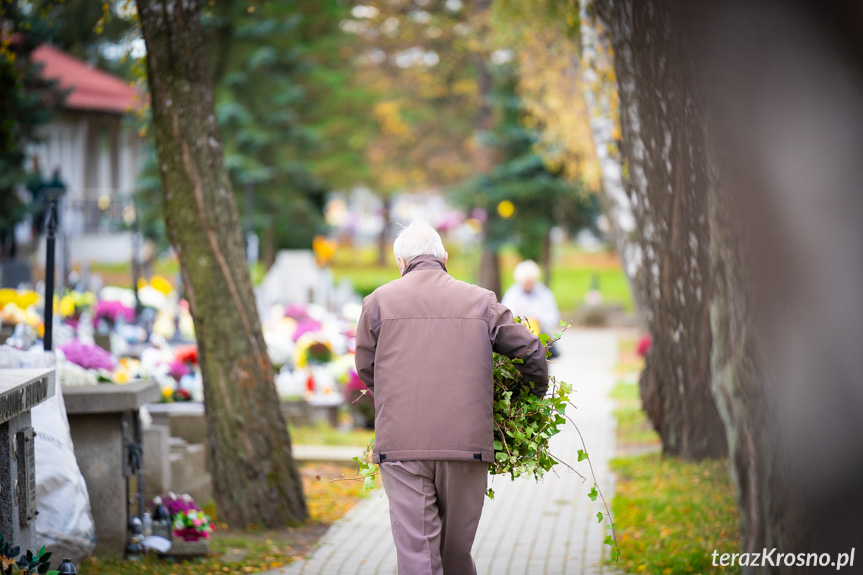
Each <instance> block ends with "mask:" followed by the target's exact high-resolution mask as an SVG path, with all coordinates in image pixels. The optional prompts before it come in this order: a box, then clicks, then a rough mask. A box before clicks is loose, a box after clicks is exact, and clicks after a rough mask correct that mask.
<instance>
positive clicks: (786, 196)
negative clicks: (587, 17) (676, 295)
mask: <svg viewBox="0 0 863 575" xmlns="http://www.w3.org/2000/svg"><path fill="white" fill-rule="evenodd" d="M601 6H602V7H603V9H604V10H606V11H605V12H604V17H605V18H608V20H607V21H608V22H609V23H610V26H611V29H612V34H618V38H617V40H616V41H615V54H616V60H615V69H616V72H617V73H618V82H619V84H620V92H621V110H622V112H621V116H622V117H621V124H622V127H623V128H624V132H623V140H624V147H627V146H628V147H629V153H628V154H624V155H625V156H626V158H627V161H631V160H633V159H634V160H637V162H634V163H631V164H629V165H628V166H627V168H628V170H629V172H630V174H631V178H632V179H634V180H636V181H637V180H639V179H642V177H643V178H644V179H645V180H646V181H647V182H649V183H650V184H656V183H657V182H656V181H654V180H652V179H651V177H650V176H651V172H650V171H649V170H646V169H645V168H644V165H645V164H650V163H663V162H665V161H666V160H667V159H670V158H667V156H666V155H665V148H658V147H657V146H656V145H655V144H656V143H657V142H659V143H662V142H664V141H666V140H665V138H664V136H665V134H664V133H663V132H662V131H658V130H657V126H656V123H655V121H654V120H655V118H657V117H658V118H662V113H663V112H665V111H666V110H673V109H674V107H673V102H674V100H675V99H679V98H681V97H685V98H687V99H688V100H690V101H691V103H687V104H686V106H684V108H683V110H682V113H681V112H680V111H679V112H678V113H679V115H680V117H681V118H683V122H682V123H683V125H684V127H685V128H686V129H685V130H683V131H681V132H680V136H682V138H683V140H682V141H683V143H684V144H685V146H686V149H687V151H688V153H687V156H688V160H689V162H691V163H693V164H697V165H698V166H700V167H699V168H698V170H697V172H696V174H695V177H691V179H689V180H688V181H690V182H692V183H693V185H696V184H697V185H698V186H699V188H700V189H702V190H703V197H704V199H705V200H706V210H705V209H704V208H703V207H702V208H700V209H699V211H697V212H691V213H688V214H687V215H686V216H685V217H686V218H695V220H694V221H695V222H697V223H698V224H699V225H700V226H702V227H705V226H706V227H708V228H709V234H707V238H706V239H707V240H708V242H709V256H710V257H709V267H710V278H711V279H710V281H711V285H712V289H711V290H710V293H709V307H710V321H711V328H712V329H711V334H712V338H711V355H712V358H711V364H712V374H713V377H712V386H713V393H714V396H715V398H716V403H717V405H718V408H719V412H720V414H721V417H722V419H723V421H724V422H725V427H726V430H727V439H728V444H729V452H730V463H731V472H732V477H733V478H734V481H735V484H736V486H737V495H738V505H739V508H740V517H741V526H742V531H743V549H742V550H743V551H745V552H750V553H759V554H760V553H761V552H762V551H763V550H765V549H766V550H767V551H768V552H769V551H770V550H771V549H773V548H775V549H776V551H777V552H779V553H782V554H783V555H785V556H786V557H787V556H788V555H789V554H791V556H790V558H791V559H794V564H793V565H788V564H787V562H786V561H787V559H786V561H776V562H775V563H774V564H772V565H771V564H764V563H762V562H759V563H760V565H759V567H758V568H753V567H747V568H746V569H745V570H744V571H745V572H746V573H754V572H759V573H760V572H767V573H815V572H822V571H823V566H812V565H811V563H809V564H808V565H803V566H801V565H799V564H798V563H797V561H798V560H799V559H798V557H799V556H797V555H794V554H804V555H805V557H804V559H805V560H806V561H808V560H809V559H810V556H809V554H817V555H818V557H819V558H820V557H821V554H823V553H831V554H833V556H832V558H831V559H833V560H836V559H838V557H837V555H836V554H837V553H849V552H851V549H852V548H854V547H855V546H856V545H857V544H858V543H859V533H860V528H859V521H860V517H861V515H863V493H861V489H860V485H861V483H863V459H861V458H860V457H859V454H860V453H863V418H861V417H860V413H861V412H863V387H861V386H860V385H859V367H858V364H859V361H858V356H859V342H860V341H863V306H860V297H859V295H860V294H859V286H860V285H861V284H863V260H861V259H860V257H859V255H860V246H861V245H863V226H861V225H860V222H861V221H863V199H861V195H860V193H859V182H860V181H861V180H863V164H861V163H860V161H859V150H860V149H863V73H861V70H863V41H861V39H860V38H861V37H860V34H859V30H858V28H857V22H859V20H860V15H861V9H860V7H859V5H856V4H853V3H844V2H840V1H826V2H823V3H812V2H804V1H791V2H785V3H748V2H742V1H730V2H729V1H726V0H722V1H720V0H713V1H708V2H703V3H691V2H685V1H684V0H670V1H653V2H644V3H640V2H629V3H626V2H624V3H623V4H617V5H616V6H610V3H606V2H603V3H601ZM732 30H733V36H732V35H730V33H729V31H732ZM730 38H733V41H732V42H730V41H729V39H730ZM632 39H635V40H636V41H632ZM638 39H640V40H641V41H638ZM801 47H805V49H801ZM682 55H686V58H681V56H682ZM681 60H682V61H681ZM618 63H619V64H620V67H618ZM768 71H769V72H768ZM663 73H664V74H665V75H672V76H674V75H679V76H680V80H678V81H674V82H670V83H666V82H663V81H662V78H663ZM693 85H694V87H693ZM687 110H693V111H695V113H694V114H692V115H688V112H687ZM639 112H641V113H639ZM634 119H637V120H638V121H633V120H634ZM699 124H701V129H698V128H699ZM800 126H805V127H806V129H805V130H801V129H800ZM627 130H628V131H627ZM639 133H641V134H643V137H642V138H640V140H641V141H640V142H639V138H637V136H638V134H639ZM707 133H709V134H710V137H709V138H708V137H707V136H706V135H705V134H707ZM675 145H676V144H675V140H674V133H672V139H671V144H670V147H669V149H674V146H675ZM672 166H673V163H672ZM624 171H625V170H624ZM699 182H706V183H704V184H703V185H701V184H699ZM659 183H661V182H659ZM634 188H635V193H633V194H632V197H633V198H634V200H635V202H634V203H643V201H644V199H648V200H649V201H650V206H649V208H647V209H648V210H652V211H658V212H659V213H661V210H662V205H661V204H657V203H656V202H654V201H653V197H652V196H649V195H648V196H642V195H638V189H637V186H635V187H634ZM661 189H662V188H660V190H661ZM668 189H669V194H671V195H673V194H674V193H675V192H674V187H673V186H672V187H671V188H668ZM637 210H638V208H637V207H636V211H637ZM684 213H685V212H684ZM705 216H706V217H705ZM643 222H644V220H642V223H643ZM647 223H650V220H647ZM640 225H641V224H640ZM669 228H670V229H673V226H669ZM639 233H641V232H639ZM696 238H697V239H698V241H699V243H701V242H702V238H703V236H702V235H696ZM666 241H670V240H669V239H667V240H666ZM697 261H700V260H697ZM660 277H661V272H660ZM657 358H658V356H656V355H651V357H650V358H649V361H652V360H656V359H657ZM647 375H648V376H650V375H655V373H654V372H649V373H648V374H647ZM647 383H648V385H658V386H661V385H663V384H662V382H661V381H648V382H647ZM646 407H647V408H648V409H654V410H656V409H660V410H661V406H660V407H658V408H657V407H656V406H650V405H648V406H646ZM774 557H775V555H774ZM828 561H829V560H828ZM828 568H830V567H828Z"/></svg>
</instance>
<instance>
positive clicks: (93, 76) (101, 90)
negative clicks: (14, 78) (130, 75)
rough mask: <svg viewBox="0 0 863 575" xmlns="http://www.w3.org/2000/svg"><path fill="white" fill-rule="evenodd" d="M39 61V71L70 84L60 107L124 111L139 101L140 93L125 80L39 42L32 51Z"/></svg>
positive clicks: (135, 106)
mask: <svg viewBox="0 0 863 575" xmlns="http://www.w3.org/2000/svg"><path fill="white" fill-rule="evenodd" d="M32 58H33V61H34V62H38V63H40V64H42V65H43V67H42V72H41V75H42V76H43V77H44V78H49V79H52V80H57V81H58V83H59V84H60V87H61V88H63V89H64V90H65V89H68V88H72V89H73V90H72V92H71V93H70V94H69V95H68V96H67V97H66V103H65V105H64V108H66V109H71V110H92V111H98V112H113V113H117V114H125V113H126V112H128V111H130V110H133V109H135V108H137V107H139V106H141V105H142V104H143V100H142V98H141V96H140V94H139V93H138V92H137V90H135V89H134V88H132V87H130V86H129V85H128V84H127V83H126V82H124V81H123V80H121V79H120V78H117V77H116V76H112V75H111V74H109V73H107V72H103V71H102V70H99V69H97V68H94V67H93V66H90V65H89V64H87V63H86V62H82V61H81V60H78V59H77V58H74V57H73V56H70V55H69V54H67V53H65V52H63V51H61V50H58V49H57V48H53V47H51V46H47V45H43V46H40V47H39V48H37V49H36V50H35V51H34V52H33V55H32Z"/></svg>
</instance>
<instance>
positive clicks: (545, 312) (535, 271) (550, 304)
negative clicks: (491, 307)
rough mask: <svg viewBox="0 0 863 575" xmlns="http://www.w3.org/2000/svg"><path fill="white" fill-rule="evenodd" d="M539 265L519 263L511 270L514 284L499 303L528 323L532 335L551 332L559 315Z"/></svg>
mask: <svg viewBox="0 0 863 575" xmlns="http://www.w3.org/2000/svg"><path fill="white" fill-rule="evenodd" d="M540 273H541V272H540V269H539V266H538V265H537V264H536V262H535V261H533V260H524V261H523V262H519V264H518V265H516V266H515V270H513V273H512V275H513V279H515V283H514V284H513V285H512V287H510V288H509V289H508V290H506V293H505V294H503V298H502V299H501V300H500V302H501V303H502V304H503V305H505V306H506V307H508V308H509V309H510V311H512V313H513V314H514V315H516V316H519V317H523V318H525V319H527V320H528V321H529V322H530V328H531V329H532V330H533V331H534V332H535V333H541V332H545V333H548V334H551V333H553V332H554V331H555V330H556V329H557V328H558V327H559V325H560V312H558V310H557V302H556V301H554V294H553V293H551V290H550V289H548V288H547V287H545V284H543V283H542V282H541V281H539V276H540Z"/></svg>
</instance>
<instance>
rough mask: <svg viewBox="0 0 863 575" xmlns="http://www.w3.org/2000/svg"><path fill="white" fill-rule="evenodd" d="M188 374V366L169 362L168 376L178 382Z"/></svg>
mask: <svg viewBox="0 0 863 575" xmlns="http://www.w3.org/2000/svg"><path fill="white" fill-rule="evenodd" d="M189 373H191V370H190V369H189V366H188V365H186V364H185V363H183V362H182V361H172V362H171V366H170V374H171V377H173V378H174V379H176V380H177V381H180V378H182V377H183V376H184V375H189Z"/></svg>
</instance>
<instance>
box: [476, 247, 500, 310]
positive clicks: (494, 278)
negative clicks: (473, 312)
mask: <svg viewBox="0 0 863 575" xmlns="http://www.w3.org/2000/svg"><path fill="white" fill-rule="evenodd" d="M479 285H480V286H482V287H484V288H485V289H487V290H491V291H493V292H494V294H495V295H496V296H497V299H498V300H500V297H501V292H502V290H501V286H500V255H499V254H498V253H497V249H495V248H493V247H490V246H487V245H483V247H482V255H481V256H480V261H479Z"/></svg>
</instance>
